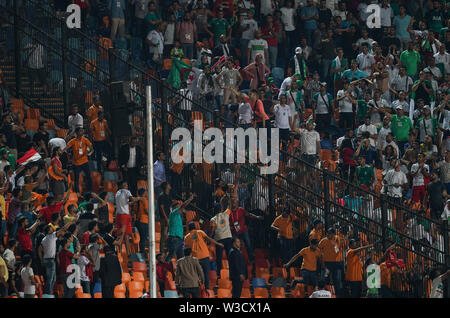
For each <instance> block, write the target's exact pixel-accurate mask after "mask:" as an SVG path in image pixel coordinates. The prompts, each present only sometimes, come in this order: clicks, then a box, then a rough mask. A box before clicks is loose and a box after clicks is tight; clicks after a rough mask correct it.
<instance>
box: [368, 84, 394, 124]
mask: <svg viewBox="0 0 450 318" xmlns="http://www.w3.org/2000/svg"><path fill="white" fill-rule="evenodd" d="M367 106H368V108H369V113H370V120H371V122H372V123H373V124H374V125H379V124H381V115H382V114H384V113H385V112H388V113H390V112H392V110H391V107H390V105H389V103H388V102H387V101H386V100H385V99H384V98H381V91H380V90H379V89H376V90H375V92H374V93H373V99H371V100H370V101H369V102H368V103H367Z"/></svg>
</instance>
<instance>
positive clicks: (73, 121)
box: [63, 104, 83, 149]
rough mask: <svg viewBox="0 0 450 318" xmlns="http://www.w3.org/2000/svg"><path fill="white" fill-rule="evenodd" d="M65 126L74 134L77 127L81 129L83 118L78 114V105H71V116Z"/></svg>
mask: <svg viewBox="0 0 450 318" xmlns="http://www.w3.org/2000/svg"><path fill="white" fill-rule="evenodd" d="M67 124H68V126H69V132H74V131H75V128H77V127H83V116H81V114H80V113H79V112H78V105H76V104H74V105H72V114H71V115H69V118H68V119H67ZM63 149H64V148H63Z"/></svg>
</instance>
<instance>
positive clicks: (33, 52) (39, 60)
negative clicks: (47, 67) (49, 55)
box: [25, 43, 44, 69]
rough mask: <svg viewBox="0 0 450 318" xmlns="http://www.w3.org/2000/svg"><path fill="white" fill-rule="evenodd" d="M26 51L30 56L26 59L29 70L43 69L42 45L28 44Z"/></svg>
mask: <svg viewBox="0 0 450 318" xmlns="http://www.w3.org/2000/svg"><path fill="white" fill-rule="evenodd" d="M25 50H28V51H27V53H28V54H30V56H29V58H28V67H29V68H31V69H41V68H44V62H43V58H44V48H43V46H42V45H40V44H39V43H38V44H29V45H27V46H26V47H25Z"/></svg>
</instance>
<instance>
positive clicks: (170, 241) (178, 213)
mask: <svg viewBox="0 0 450 318" xmlns="http://www.w3.org/2000/svg"><path fill="white" fill-rule="evenodd" d="M194 197H195V195H194V194H191V197H190V198H189V199H188V200H187V201H185V202H183V203H182V204H181V205H180V203H179V202H175V203H172V205H171V207H170V210H171V212H170V213H169V233H168V234H169V236H168V238H167V246H168V248H169V253H168V254H167V257H166V262H169V261H170V260H171V259H172V258H173V257H174V255H175V254H176V255H177V258H182V257H183V255H184V254H183V243H184V232H183V218H182V214H183V213H184V208H185V207H186V206H187V205H189V204H190V203H191V201H192V200H193V199H194Z"/></svg>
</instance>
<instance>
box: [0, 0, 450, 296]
mask: <svg viewBox="0 0 450 318" xmlns="http://www.w3.org/2000/svg"><path fill="white" fill-rule="evenodd" d="M23 5H24V7H20V6H17V7H16V8H15V11H14V8H13V7H9V8H6V7H4V1H2V6H3V7H4V8H5V10H8V12H10V13H11V15H10V19H9V20H8V21H7V22H8V23H10V26H11V28H12V30H14V32H12V33H14V41H15V44H16V45H15V51H16V55H15V56H16V72H17V75H18V76H19V78H21V74H22V73H21V72H22V70H24V69H26V68H25V66H24V65H25V64H26V62H27V56H26V55H25V53H24V50H23V49H24V48H25V47H26V46H27V45H29V44H30V43H31V44H36V43H37V44H40V45H42V47H43V51H44V56H45V58H46V63H45V66H44V69H45V72H46V74H47V75H48V76H49V84H50V85H51V87H52V89H54V90H56V92H57V93H56V94H55V95H56V96H57V98H60V99H61V103H59V100H58V106H57V107H56V106H55V108H54V109H53V108H51V107H52V106H51V105H52V104H51V103H47V102H46V103H45V105H46V106H45V107H46V109H45V111H47V112H48V113H50V114H53V115H54V117H55V119H58V123H61V125H62V126H65V125H64V119H63V118H66V115H67V114H68V112H69V105H71V104H72V102H73V101H72V100H71V96H70V94H71V92H72V91H76V88H77V87H79V86H77V85H81V84H80V80H81V82H82V84H83V85H84V86H82V87H85V88H86V92H87V94H86V96H84V105H83V106H84V107H85V108H86V107H88V106H89V105H90V104H91V103H92V96H93V95H94V94H102V93H103V95H102V96H104V97H105V98H106V99H108V98H110V97H111V83H112V82H115V81H124V82H126V83H127V85H129V86H130V92H131V93H130V94H131V98H132V102H133V105H134V106H133V107H132V109H130V113H129V118H128V121H129V122H131V123H132V126H133V134H134V135H137V136H138V137H140V142H141V143H145V131H146V127H147V126H146V123H145V121H144V118H145V117H144V115H145V102H146V101H145V94H144V89H145V86H146V85H150V86H151V87H152V95H153V104H152V110H153V120H154V122H153V127H154V140H155V142H154V147H155V150H162V151H164V152H165V153H166V154H170V152H171V149H172V146H173V144H174V142H173V141H172V140H171V138H170V136H171V133H172V131H173V129H175V128H177V127H186V128H188V129H190V130H191V131H192V130H193V120H194V119H200V118H201V119H203V120H204V124H205V125H204V128H207V127H216V128H220V129H222V130H223V129H224V127H225V126H228V127H236V126H237V125H236V124H235V123H230V122H229V121H228V120H227V119H226V118H224V117H223V116H221V114H220V113H218V112H214V111H212V110H211V109H209V108H207V107H204V106H202V105H201V104H200V103H198V101H197V98H196V97H190V98H188V97H187V96H186V94H185V93H186V92H185V91H180V90H175V89H173V88H172V87H170V86H169V85H167V83H166V82H165V81H164V80H163V79H161V78H160V74H159V73H158V72H155V71H154V70H152V69H150V68H148V67H147V66H146V64H145V63H144V62H143V61H142V60H141V59H140V58H139V56H137V55H139V54H138V53H137V52H138V51H139V50H140V49H141V48H142V43H139V41H136V40H130V41H127V40H125V39H119V40H117V41H116V42H115V43H114V49H112V48H110V46H111V44H112V43H111V42H110V41H108V39H105V38H98V37H96V36H88V35H86V34H84V33H82V32H81V31H79V30H76V29H74V30H69V29H67V27H66V25H65V21H64V20H63V19H60V18H57V17H56V16H55V15H54V13H53V11H51V8H50V7H46V6H40V5H37V4H36V3H35V2H33V1H25V3H24V4H23ZM22 9H23V10H22ZM12 33H11V32H9V34H12ZM128 42H129V43H128ZM18 52H20V54H18ZM16 88H17V89H16V94H17V95H18V96H20V97H21V98H24V99H25V101H26V102H27V101H28V102H30V103H31V105H36V106H37V107H39V102H37V101H36V100H35V99H36V97H35V95H37V94H36V93H35V92H36V91H37V92H39V89H40V88H39V87H37V88H36V87H35V86H34V84H33V85H31V88H30V89H28V88H26V86H24V85H23V83H21V82H20V80H18V81H17V83H16ZM60 96H62V98H61V97H60ZM75 97H76V96H75ZM102 101H104V100H102ZM49 105H50V106H49ZM61 109H62V110H61ZM62 115H64V117H63V118H61V117H62ZM113 132H114V129H113ZM281 153H282V158H283V159H284V160H283V161H282V162H280V170H279V171H278V172H277V173H275V174H272V175H261V174H260V173H259V168H260V167H258V166H257V165H255V164H248V163H246V164H239V165H238V170H239V176H237V175H236V170H235V167H234V166H233V165H228V164H218V163H215V164H206V163H204V164H186V163H185V164H184V165H182V169H181V170H180V169H177V168H176V165H173V166H172V163H171V162H170V163H169V166H171V171H173V172H171V181H172V183H173V188H174V190H175V192H176V193H177V194H178V195H179V196H180V197H186V196H187V192H189V191H195V192H197V197H198V200H197V206H198V211H199V212H200V214H201V216H202V218H203V219H209V218H210V217H212V215H213V214H214V213H213V202H214V196H215V191H216V190H217V188H216V186H215V180H216V178H218V177H221V178H222V179H224V180H226V181H227V183H231V184H238V183H239V184H242V183H247V184H246V185H245V186H242V187H241V189H240V190H239V199H240V202H239V204H240V205H242V206H244V207H246V208H247V209H248V210H253V211H254V212H255V213H261V214H262V215H264V216H265V218H264V221H251V222H250V223H251V224H250V227H251V233H252V234H253V237H252V241H253V243H254V245H255V247H270V248H271V249H272V251H274V254H276V251H277V245H276V244H277V243H276V240H275V237H274V235H273V234H272V233H270V232H269V231H268V229H269V228H270V224H271V223H272V221H273V219H274V218H275V216H276V215H278V214H279V213H280V211H281V209H283V208H284V207H286V206H288V205H291V206H292V207H293V209H294V210H296V211H297V214H298V215H299V218H298V220H297V221H296V223H295V230H294V236H295V238H296V239H297V240H299V241H300V242H302V243H303V244H307V239H305V238H307V236H308V234H309V231H310V230H311V224H312V221H313V220H315V219H320V220H322V221H323V222H324V224H325V228H328V227H330V226H334V227H335V228H336V229H337V230H338V233H339V235H343V237H346V238H348V237H350V236H351V237H355V236H358V237H359V238H360V239H361V244H362V245H363V244H365V243H375V247H374V249H373V251H371V252H370V253H371V255H373V256H374V257H375V258H377V259H381V255H382V254H383V252H384V251H385V249H386V248H387V247H388V246H390V245H391V244H392V243H393V242H395V243H397V246H398V249H397V253H398V255H399V258H402V259H404V261H405V265H406V271H403V272H401V273H399V274H398V275H397V276H395V275H394V276H395V279H394V278H393V282H394V283H393V284H394V286H393V289H395V290H396V291H397V292H398V293H399V294H403V295H409V296H415V297H425V296H427V295H429V282H430V281H429V279H428V278H427V276H426V274H429V272H430V270H431V269H432V268H435V267H437V266H446V267H447V268H448V266H449V261H450V260H449V240H448V237H449V229H448V224H447V221H440V220H434V219H430V218H429V217H427V216H426V215H425V214H424V213H422V212H421V211H414V210H413V209H411V208H410V207H408V206H406V205H404V204H402V203H400V204H399V203H396V202H393V201H392V200H390V199H389V198H388V197H386V196H385V195H380V194H377V193H374V192H371V191H366V190H364V189H362V188H361V187H359V186H357V185H355V184H352V183H350V182H348V181H346V180H344V179H342V178H341V176H339V175H337V174H336V170H335V169H334V168H333V160H330V161H327V160H323V161H321V162H320V164H321V167H320V168H318V167H316V166H312V165H310V164H309V163H307V162H305V161H304V160H302V159H301V158H300V154H299V153H298V149H297V148H295V147H293V148H292V149H283V150H281ZM168 157H169V161H170V156H168ZM330 164H331V165H330ZM325 165H327V166H328V167H327V168H324V167H325ZM172 168H173V169H172ZM237 179H239V180H237ZM377 182H378V183H379V182H380V180H377ZM346 247H347V246H346ZM346 247H345V248H344V249H343V250H342V259H343V260H344V259H345V254H344V251H345V250H346ZM367 253H368V252H367ZM367 255H368V254H366V253H365V254H363V259H364V258H365V257H366V256H367ZM419 281H420V282H421V283H420V284H418V282H419ZM417 286H420V287H417Z"/></svg>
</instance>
